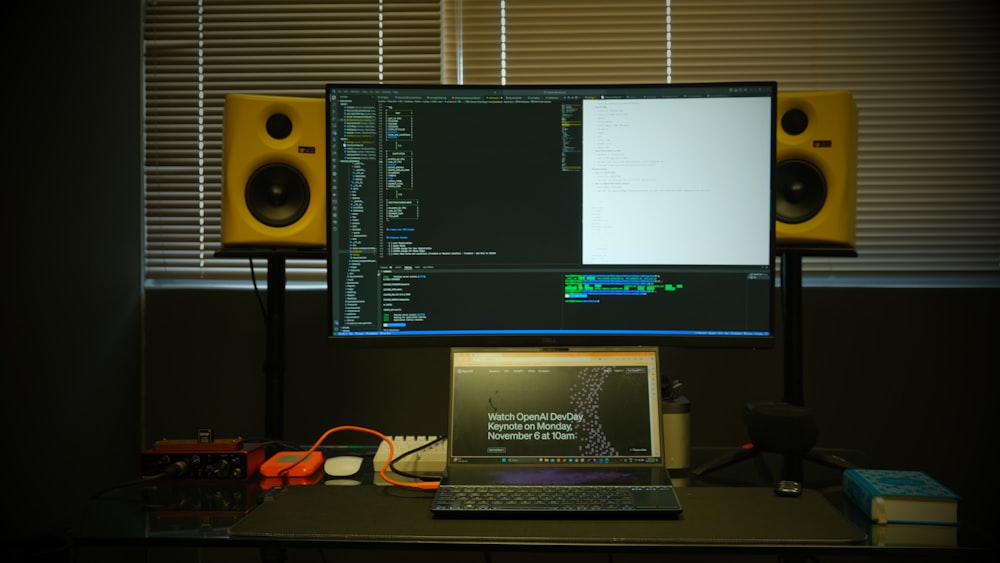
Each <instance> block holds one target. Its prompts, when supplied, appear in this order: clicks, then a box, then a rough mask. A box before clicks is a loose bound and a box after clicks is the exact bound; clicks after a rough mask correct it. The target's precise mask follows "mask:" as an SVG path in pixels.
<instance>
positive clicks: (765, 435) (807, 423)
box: [690, 247, 857, 483]
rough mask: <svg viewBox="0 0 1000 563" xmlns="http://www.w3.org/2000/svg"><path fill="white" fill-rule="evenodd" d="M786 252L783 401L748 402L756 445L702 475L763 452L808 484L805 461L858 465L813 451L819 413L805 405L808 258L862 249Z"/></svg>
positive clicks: (697, 472)
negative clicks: (804, 299) (804, 266)
mask: <svg viewBox="0 0 1000 563" xmlns="http://www.w3.org/2000/svg"><path fill="white" fill-rule="evenodd" d="M779 251H780V252H781V302H782V319H783V322H784V327H783V331H784V332H783V344H784V349H783V352H784V397H783V399H782V401H781V402H774V403H747V404H746V405H745V406H744V410H743V422H744V424H746V426H747V431H748V433H749V435H750V440H751V442H750V444H747V445H746V446H743V447H741V448H739V449H737V450H735V451H733V452H730V453H727V454H724V455H722V456H719V457H717V458H715V459H712V460H709V461H708V462H706V463H703V464H701V465H699V466H698V467H695V468H693V469H692V470H691V472H690V473H691V475H692V476H695V477H700V476H703V475H707V474H709V473H711V472H713V471H716V470H719V469H722V468H723V467H727V466H729V465H732V464H734V463H738V462H740V461H743V460H747V459H751V458H753V457H756V456H758V455H759V454H761V453H762V452H770V453H777V454H781V455H782V456H783V463H782V475H781V478H782V480H789V481H795V482H797V483H802V482H803V462H804V461H806V460H808V461H812V462H815V463H819V464H822V465H826V466H828V467H833V468H835V469H847V468H850V467H854V465H853V464H851V463H850V462H848V461H847V460H844V459H842V458H840V457H837V456H833V455H830V454H825V453H823V452H818V451H816V450H814V449H813V446H814V445H815V444H816V437H817V436H818V434H819V428H818V425H817V423H816V417H815V415H814V414H813V413H812V412H810V411H809V410H808V409H807V408H806V407H805V396H804V391H803V379H804V378H803V354H802V256H804V255H810V256H857V251H856V250H854V249H853V248H851V249H839V248H833V249H830V248H813V247H808V248H807V247H788V248H779Z"/></svg>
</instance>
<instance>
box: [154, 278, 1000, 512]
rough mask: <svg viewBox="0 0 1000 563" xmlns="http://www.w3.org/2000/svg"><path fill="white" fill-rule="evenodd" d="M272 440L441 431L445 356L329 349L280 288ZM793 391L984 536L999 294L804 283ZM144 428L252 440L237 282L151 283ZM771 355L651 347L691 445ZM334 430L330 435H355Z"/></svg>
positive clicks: (251, 329) (313, 318)
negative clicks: (279, 365)
mask: <svg viewBox="0 0 1000 563" xmlns="http://www.w3.org/2000/svg"><path fill="white" fill-rule="evenodd" d="M287 301H288V303H287V315H288V319H287V327H286V344H287V349H286V360H287V366H286V372H285V381H284V392H285V399H286V400H285V405H284V409H285V412H286V419H285V436H284V437H285V438H287V439H290V440H293V441H296V442H300V443H309V444H311V443H312V442H313V441H315V440H316V439H317V438H318V437H319V436H320V435H321V434H322V433H323V432H324V431H325V430H327V429H328V428H331V427H334V426H338V425H342V424H357V425H362V426H370V427H373V428H375V429H378V430H380V431H382V432H386V433H389V434H407V433H410V434H442V433H444V432H445V428H446V424H447V383H448V356H447V350H446V349H438V348H432V349H417V350H412V349H411V350H406V349H391V350H376V351H372V350H368V351H358V350H353V351H337V350H333V349H331V348H330V347H329V346H328V345H327V343H326V341H325V336H324V335H325V322H326V320H325V319H326V312H325V307H326V297H325V295H324V294H323V292H322V291H321V290H315V291H313V290H292V291H289V292H288V295H287ZM803 308H804V340H805V350H804V354H805V363H806V365H805V369H804V371H805V378H804V379H805V381H804V387H805V397H806V405H807V406H808V407H809V408H810V409H811V410H812V411H813V412H814V413H815V414H816V416H817V419H818V422H819V426H820V432H819V443H818V445H819V446H820V447H827V448H847V449H856V450H860V451H861V452H862V454H863V457H864V461H865V462H866V463H868V464H870V465H872V466H878V467H900V468H913V469H925V470H927V471H930V472H931V473H933V474H934V475H936V476H937V477H939V478H940V479H941V480H943V481H944V482H945V483H946V484H948V485H950V486H952V487H953V488H955V489H956V490H957V491H958V492H959V493H960V494H962V495H963V501H962V505H961V506H962V514H963V519H965V520H966V521H967V522H968V523H970V524H975V525H980V526H983V527H984V529H992V528H991V526H993V525H994V524H995V521H996V520H995V518H996V517H995V516H994V512H995V511H994V509H993V508H992V503H995V502H997V500H998V499H997V493H996V488H995V487H989V486H986V484H988V483H989V482H990V479H991V477H992V474H993V467H992V466H991V461H992V459H993V452H992V450H991V449H990V448H989V445H990V442H991V435H990V434H989V433H988V430H987V429H991V428H996V427H1000V424H998V423H1000V414H998V410H997V409H996V408H995V403H996V397H997V390H998V387H1000V385H998V375H1000V374H998V373H997V370H996V359H995V354H996V351H995V350H996V343H997V342H1000V326H998V324H997V323H996V319H998V318H1000V289H995V288H993V289H969V288H966V289H947V288H940V289H934V288H927V289H905V288H893V289H865V288H806V290H805V292H804V302H803ZM146 335H147V339H148V341H147V354H148V355H147V372H148V373H147V375H148V379H147V382H146V385H147V396H146V411H147V415H148V418H147V421H146V429H147V436H148V437H149V438H150V439H155V438H158V437H186V436H191V435H192V434H193V432H194V431H195V430H196V429H197V428H199V427H204V426H208V427H212V428H214V429H215V430H216V434H217V435H223V436H233V435H241V436H244V437H253V436H262V435H263V433H264V432H265V425H264V408H265V400H266V399H265V394H264V376H263V364H262V362H263V358H264V342H265V340H264V329H263V320H262V316H261V312H260V308H259V306H258V304H257V301H256V298H255V297H254V296H253V294H252V292H251V291H249V290H246V291H240V290H224V291H223V290H213V291H205V290H192V289H187V290H180V289H169V290H155V291H149V292H148V296H147V315H146ZM781 352H782V350H781V348H780V347H778V348H775V349H772V350H758V351H754V350H686V349H668V350H666V351H665V355H666V361H665V366H664V371H665V372H666V374H667V375H668V376H670V377H676V378H679V379H681V380H682V381H684V382H685V384H686V387H687V390H688V395H689V397H690V398H691V400H692V402H693V412H692V443H693V445H695V446H733V447H735V446H737V445H739V444H742V443H744V442H746V441H747V440H748V437H747V434H746V431H745V428H744V426H743V421H742V408H743V405H744V403H746V402H748V401H775V400H780V399H781V397H782V390H783V379H782V368H781ZM368 440H369V437H368V436H367V435H357V434H355V435H350V434H346V433H345V434H341V435H336V434H335V435H334V436H332V437H331V438H330V439H329V442H330V443H333V442H352V441H353V442H366V441H368Z"/></svg>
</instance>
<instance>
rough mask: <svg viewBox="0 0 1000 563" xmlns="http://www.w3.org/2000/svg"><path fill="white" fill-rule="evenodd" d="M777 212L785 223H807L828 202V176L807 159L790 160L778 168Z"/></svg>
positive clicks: (781, 163) (776, 181) (776, 178)
mask: <svg viewBox="0 0 1000 563" xmlns="http://www.w3.org/2000/svg"><path fill="white" fill-rule="evenodd" d="M774 181H775V215H776V216H777V218H778V221H781V222H782V223H792V224H794V223H804V222H806V221H808V220H810V219H812V218H813V217H815V216H816V214H817V213H819V212H820V210H821V209H823V205H824V204H825V203H826V193H827V188H826V178H825V177H824V176H823V173H822V172H820V170H819V168H816V166H815V165H813V164H812V163H811V162H807V161H805V160H786V161H784V162H780V163H778V165H777V166H776V167H775V174H774Z"/></svg>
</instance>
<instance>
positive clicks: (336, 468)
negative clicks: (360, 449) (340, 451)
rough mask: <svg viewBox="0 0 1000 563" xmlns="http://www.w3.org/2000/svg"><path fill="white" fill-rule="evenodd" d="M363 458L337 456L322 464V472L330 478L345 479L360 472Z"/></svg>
mask: <svg viewBox="0 0 1000 563" xmlns="http://www.w3.org/2000/svg"><path fill="white" fill-rule="evenodd" d="M362 460H363V458H361V457H358V456H356V455H338V456H333V457H331V458H327V460H326V461H325V462H323V470H324V471H326V474H327V475H330V476H331V477H347V476H349V475H354V474H355V473H357V472H358V471H360V470H361V461H362Z"/></svg>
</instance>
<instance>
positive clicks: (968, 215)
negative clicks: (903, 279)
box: [671, 0, 1000, 278]
mask: <svg viewBox="0 0 1000 563" xmlns="http://www.w3.org/2000/svg"><path fill="white" fill-rule="evenodd" d="M997 13H998V12H997V10H996V8H995V4H994V3H992V2H990V1H989V0H961V1H956V2H941V1H939V0H879V1H877V2H871V1H869V0H836V1H833V0H831V1H826V2H821V1H811V2H802V1H801V0H755V1H752V2H746V1H743V0H673V2H672V10H671V16H672V23H673V26H672V28H673V58H672V61H671V63H672V69H673V79H674V81H677V82H692V81H707V80H744V79H746V80H753V79H769V80H776V81H777V82H778V84H779V88H780V89H781V90H824V89H847V90H851V91H852V93H853V94H854V98H855V102H856V103H857V106H858V113H859V132H858V214H857V217H858V242H857V248H858V256H857V258H806V259H805V260H804V261H803V270H804V272H805V273H807V274H820V275H826V276H830V277H831V278H833V277H837V276H840V275H844V274H857V275H860V276H862V277H867V276H872V275H877V274H889V275H894V274H907V275H911V276H912V275H914V274H918V275H920V274H922V275H934V276H937V275H942V274H944V275H952V274H955V273H964V274H967V273H980V274H993V275H994V276H995V275H996V274H997V273H998V271H1000V105H998V104H997V103H996V99H997V92H998V91H1000V90H998V89H1000V41H998V39H997V37H998V35H997V33H996V29H998V28H997V23H998V18H997Z"/></svg>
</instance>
